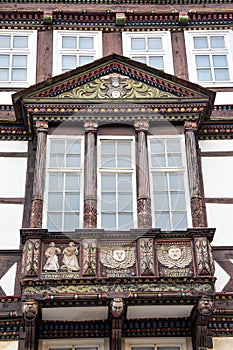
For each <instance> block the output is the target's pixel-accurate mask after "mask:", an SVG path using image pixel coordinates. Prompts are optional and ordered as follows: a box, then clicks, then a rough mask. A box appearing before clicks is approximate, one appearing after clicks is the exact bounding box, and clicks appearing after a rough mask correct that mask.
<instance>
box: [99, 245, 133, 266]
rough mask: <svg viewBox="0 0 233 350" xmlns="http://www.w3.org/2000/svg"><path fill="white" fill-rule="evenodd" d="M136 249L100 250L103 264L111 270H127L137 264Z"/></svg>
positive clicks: (116, 248)
mask: <svg viewBox="0 0 233 350" xmlns="http://www.w3.org/2000/svg"><path fill="white" fill-rule="evenodd" d="M134 250H135V249H134V247H131V246H124V247H116V246H112V247H102V248H101V250H100V261H101V263H102V264H103V265H104V266H106V267H108V268H110V269H126V268H128V267H132V266H133V265H134V264H135V260H136V258H135V251H134Z"/></svg>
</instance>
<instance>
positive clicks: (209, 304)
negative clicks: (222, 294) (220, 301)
mask: <svg viewBox="0 0 233 350" xmlns="http://www.w3.org/2000/svg"><path fill="white" fill-rule="evenodd" d="M197 309H198V311H199V312H200V314H201V315H205V316H207V315H211V314H212V312H213V300H211V299H210V298H209V297H207V296H203V297H201V299H200V300H199V302H198V306H197Z"/></svg>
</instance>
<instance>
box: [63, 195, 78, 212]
mask: <svg viewBox="0 0 233 350" xmlns="http://www.w3.org/2000/svg"><path fill="white" fill-rule="evenodd" d="M65 210H69V211H72V210H75V211H79V210H80V197H79V194H78V193H66V195H65Z"/></svg>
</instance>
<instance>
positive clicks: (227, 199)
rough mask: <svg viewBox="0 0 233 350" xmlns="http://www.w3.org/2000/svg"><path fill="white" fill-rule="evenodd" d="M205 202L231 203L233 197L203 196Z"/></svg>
mask: <svg viewBox="0 0 233 350" xmlns="http://www.w3.org/2000/svg"><path fill="white" fill-rule="evenodd" d="M205 202H206V203H216V204H233V198H205Z"/></svg>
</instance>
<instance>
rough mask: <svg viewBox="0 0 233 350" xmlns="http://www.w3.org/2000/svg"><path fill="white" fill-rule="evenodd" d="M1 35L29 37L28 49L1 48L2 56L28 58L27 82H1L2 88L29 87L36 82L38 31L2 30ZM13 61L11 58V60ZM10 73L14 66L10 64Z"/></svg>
mask: <svg viewBox="0 0 233 350" xmlns="http://www.w3.org/2000/svg"><path fill="white" fill-rule="evenodd" d="M0 35H4V36H11V40H12V37H13V36H27V37H28V48H27V49H26V48H10V49H9V48H6V49H3V48H0V53H1V54H6V55H10V56H11V57H12V56H13V55H17V54H20V55H26V56H27V79H26V80H25V81H13V80H10V79H9V80H7V81H3V80H2V81H0V87H8V88H9V87H16V88H17V87H20V88H21V87H28V86H30V85H32V84H35V82H36V57H37V31H36V30H10V29H1V30H0ZM10 60H11V58H10ZM9 67H10V72H11V68H12V65H11V64H10V66H9Z"/></svg>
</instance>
